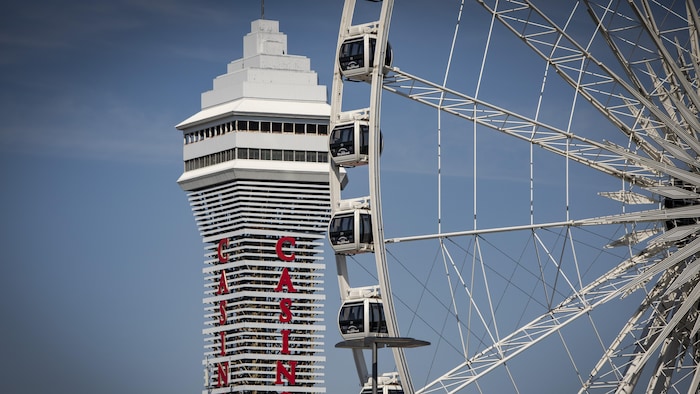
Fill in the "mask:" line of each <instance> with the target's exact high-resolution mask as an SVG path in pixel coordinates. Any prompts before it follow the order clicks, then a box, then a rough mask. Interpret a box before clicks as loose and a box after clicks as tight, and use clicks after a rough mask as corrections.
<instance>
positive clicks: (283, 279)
mask: <svg viewBox="0 0 700 394" xmlns="http://www.w3.org/2000/svg"><path fill="white" fill-rule="evenodd" d="M228 243H229V240H228V238H222V239H221V240H220V241H219V244H218V246H217V252H216V254H217V260H218V263H219V264H225V263H227V262H228V261H229V256H228V254H227V253H224V250H225V249H226V248H228ZM295 246H296V238H294V237H281V238H279V239H278V240H277V243H276V245H275V252H276V254H277V258H278V259H280V260H281V261H282V262H294V261H295V260H296V255H295V253H294V252H293V251H292V252H285V249H291V248H293V247H295ZM219 272H220V273H219V281H218V285H217V289H216V295H217V296H222V295H225V294H228V293H229V292H230V291H229V287H228V281H227V271H226V269H221V270H220V271H219ZM274 291H275V292H276V293H280V297H279V298H280V299H279V309H278V316H279V317H278V320H279V322H280V323H291V322H292V320H293V319H294V313H293V305H294V301H293V300H292V298H290V297H291V294H293V293H296V292H297V289H296V288H295V287H294V282H293V281H292V277H291V275H290V274H289V269H288V267H283V268H282V271H280V275H279V279H278V281H277V286H276V287H275V288H274ZM226 307H227V302H226V299H220V300H219V301H218V311H219V316H218V323H219V327H222V326H225V325H227V324H228V323H229V318H228V314H227V308H226ZM283 327H284V326H283ZM290 334H291V330H290V329H289V328H282V329H280V337H281V343H280V350H279V354H280V355H281V357H280V359H278V360H277V361H276V365H275V385H284V384H285V382H286V385H288V386H294V385H296V366H297V360H294V358H293V357H292V355H291V351H290V350H289V337H290ZM227 354H228V351H227V345H226V330H223V329H222V330H221V331H220V332H219V356H222V357H223V356H226V355H227ZM216 371H217V384H216V385H217V387H224V386H227V385H228V380H229V373H230V371H229V362H228V361H221V362H219V363H217V365H216ZM282 394H289V393H288V392H282Z"/></svg>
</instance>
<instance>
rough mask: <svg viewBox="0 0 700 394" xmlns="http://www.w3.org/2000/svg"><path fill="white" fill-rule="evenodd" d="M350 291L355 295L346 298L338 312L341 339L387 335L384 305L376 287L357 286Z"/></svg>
mask: <svg viewBox="0 0 700 394" xmlns="http://www.w3.org/2000/svg"><path fill="white" fill-rule="evenodd" d="M368 289H369V290H371V292H368V291H367V290H368ZM352 292H355V293H356V295H355V296H353V297H351V298H348V299H346V300H345V301H344V302H343V305H342V306H341V307H340V311H339V312H338V328H339V329H340V335H341V336H342V337H343V339H346V340H348V339H361V338H365V337H379V336H386V335H388V334H387V333H388V331H387V326H386V318H385V317H384V305H383V304H382V300H381V298H379V291H378V289H376V288H359V289H354V290H351V293H352Z"/></svg>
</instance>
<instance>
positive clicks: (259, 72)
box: [176, 20, 330, 393]
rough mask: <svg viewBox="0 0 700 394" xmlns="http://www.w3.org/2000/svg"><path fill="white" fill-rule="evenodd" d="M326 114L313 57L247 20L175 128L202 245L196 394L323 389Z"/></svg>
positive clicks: (272, 29)
mask: <svg viewBox="0 0 700 394" xmlns="http://www.w3.org/2000/svg"><path fill="white" fill-rule="evenodd" d="M329 114H330V107H329V105H328V104H327V101H326V88H325V87H324V86H320V85H318V76H317V74H316V73H315V72H314V71H312V70H311V68H310V60H309V59H308V58H306V57H303V56H295V55H289V54H288V53H287V37H286V35H284V34H283V33H280V32H279V22H277V21H271V20H256V21H253V22H252V23H251V32H250V33H249V34H248V35H246V36H245V37H244V40H243V58H242V59H239V60H235V61H233V62H231V63H229V64H228V67H227V72H226V74H224V75H220V76H218V77H217V78H215V79H214V82H213V89H212V90H210V91H207V92H204V93H203V94H202V109H201V111H199V112H198V113H197V114H195V115H193V116H191V117H190V118H188V119H186V120H185V121H183V122H182V123H180V124H178V125H177V126H176V127H177V128H178V129H179V130H181V131H182V132H183V140H184V153H183V156H184V157H183V158H184V172H183V174H182V176H180V178H179V179H178V184H179V185H180V186H181V188H182V189H183V190H185V191H186V192H187V196H188V199H189V203H190V206H191V208H192V212H193V214H194V218H195V221H196V223H197V227H198V229H199V233H200V235H201V237H202V240H203V243H204V245H205V246H204V250H205V253H204V256H205V258H204V269H203V272H204V278H205V291H204V321H205V328H204V330H203V333H204V342H205V344H204V360H203V363H204V369H205V388H204V390H203V393H220V392H221V393H223V392H226V393H228V392H236V393H322V392H325V388H324V386H323V383H324V373H323V367H324V361H325V358H324V356H323V344H324V340H323V339H324V335H323V334H324V331H325V326H324V319H323V303H324V294H323V283H324V282H323V273H324V268H325V265H324V263H323V256H322V246H323V242H324V236H325V231H326V226H327V224H328V220H329V213H330V196H329V186H328V180H329V173H328V171H329V165H328V117H329Z"/></svg>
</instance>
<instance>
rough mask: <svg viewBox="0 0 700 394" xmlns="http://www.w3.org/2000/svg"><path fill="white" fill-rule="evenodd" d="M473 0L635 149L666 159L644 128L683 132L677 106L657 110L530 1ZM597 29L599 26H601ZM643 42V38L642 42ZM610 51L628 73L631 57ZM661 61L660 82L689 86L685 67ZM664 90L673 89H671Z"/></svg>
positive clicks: (636, 88) (641, 90) (639, 90)
mask: <svg viewBox="0 0 700 394" xmlns="http://www.w3.org/2000/svg"><path fill="white" fill-rule="evenodd" d="M479 3H480V4H482V5H483V6H484V8H485V9H486V10H488V11H489V12H490V13H492V14H493V15H495V16H496V18H497V19H498V20H499V21H500V22H501V23H502V24H503V25H505V26H506V27H508V28H509V30H510V31H512V32H513V33H514V34H515V35H517V36H518V37H519V38H520V39H522V40H523V41H524V42H525V43H526V44H527V45H528V46H529V47H530V48H531V49H533V51H534V52H535V53H537V54H538V55H539V56H540V57H542V58H543V59H544V60H546V61H547V63H548V64H551V65H552V66H553V67H554V68H555V69H556V70H557V72H558V74H559V75H560V76H561V77H562V78H563V79H564V80H565V81H566V82H567V83H568V84H569V85H571V86H572V87H573V88H574V89H576V91H577V92H579V93H580V94H581V95H582V96H583V97H584V98H585V99H586V100H587V101H589V102H590V103H591V104H592V105H593V106H594V107H595V108H597V109H598V110H599V111H600V112H601V113H602V114H603V115H604V116H605V117H606V118H608V120H609V121H611V122H612V123H613V124H614V125H615V126H616V127H617V128H618V129H620V130H621V131H622V132H624V133H625V134H627V135H628V136H630V137H631V138H632V140H633V141H634V142H635V144H636V145H637V146H638V147H639V149H641V150H643V151H644V152H645V153H646V154H647V155H649V157H651V158H652V159H656V160H666V159H664V158H663V156H660V155H659V153H660V151H659V149H657V148H655V147H654V146H653V145H651V144H650V141H649V140H648V137H646V134H647V131H648V130H649V129H653V130H658V131H666V130H668V131H669V132H671V133H673V134H675V135H677V136H685V135H684V134H683V133H686V132H685V131H684V128H683V127H682V125H680V124H679V122H677V121H674V119H673V117H674V116H675V115H676V113H677V112H680V110H674V111H673V112H672V113H666V112H665V111H663V110H662V109H661V108H660V106H659V105H657V104H656V103H654V101H653V99H654V97H655V96H658V93H657V94H656V95H654V94H647V93H646V92H647V91H648V90H647V89H644V88H643V87H640V86H635V82H632V83H628V82H626V81H625V79H623V78H622V77H621V76H620V75H618V74H616V73H615V72H614V71H613V70H612V68H610V67H609V66H607V65H606V64H605V63H603V62H602V61H600V60H598V59H596V58H595V57H594V55H593V54H592V53H591V52H590V51H589V50H588V46H584V45H581V44H579V43H578V42H577V41H576V40H574V38H572V37H571V36H570V35H569V34H568V33H567V32H566V31H565V30H564V29H563V28H561V27H559V26H557V25H556V24H555V23H554V22H553V21H552V20H551V19H550V18H548V17H547V16H546V15H545V14H544V13H542V12H541V11H540V10H539V9H538V8H537V7H535V6H534V5H533V4H532V3H531V2H530V1H527V0H526V1H524V2H520V1H518V2H515V1H500V2H497V4H498V7H500V8H498V9H496V6H495V5H494V6H489V5H487V4H486V3H485V2H484V1H479ZM509 7H510V8H509ZM605 9H606V12H609V10H608V8H607V7H606V8H605ZM621 12H622V11H620V10H615V13H616V14H621ZM649 12H650V11H649ZM572 13H573V11H572ZM676 16H677V15H676ZM677 17H678V16H677ZM618 19H622V20H625V21H627V23H630V24H632V23H633V22H632V21H634V20H636V18H634V17H620V18H618ZM678 19H682V18H678ZM688 20H692V18H690V17H689V18H687V19H682V21H683V22H685V27H684V28H685V29H686V30H689V31H690V32H691V33H692V32H693V31H694V29H696V25H695V23H694V22H688ZM689 25H690V27H689ZM600 27H604V26H602V25H601V26H600ZM626 30H627V29H623V28H618V29H616V30H615V31H616V32H617V31H623V32H625V31H626ZM645 31H646V33H647V34H646V35H645V37H646V38H647V41H649V38H648V37H650V36H653V37H654V39H656V36H654V34H662V32H660V31H658V30H645ZM594 34H596V33H594ZM592 41H593V37H591V38H589V42H592ZM608 41H610V40H608ZM627 41H630V40H627ZM647 41H644V43H646V42H647ZM644 43H642V42H640V41H638V39H637V40H635V41H632V42H630V44H631V45H632V46H634V47H635V48H639V47H643V46H644ZM589 45H590V43H589ZM650 45H657V46H661V48H659V47H653V48H649V49H648V51H652V50H654V51H666V49H665V47H663V43H662V42H661V41H658V40H656V41H655V42H653V43H650ZM610 50H611V51H612V52H613V53H615V55H616V56H617V58H618V59H619V60H620V62H623V63H624V64H625V65H624V66H623V69H626V70H628V71H629V70H630V69H629V66H628V64H630V63H631V64H635V61H634V60H635V59H631V58H629V57H625V56H624V55H623V54H621V53H620V51H619V50H618V46H617V45H612V46H611V47H610ZM559 53H561V55H559ZM691 56H692V55H691ZM653 58H654V59H657V60H655V61H657V62H658V61H659V60H658V59H659V56H654V57H653ZM661 59H662V60H661V61H660V62H661V63H662V65H661V67H662V68H663V69H664V70H667V72H668V73H669V74H671V76H670V77H669V78H667V81H666V82H667V83H668V81H670V82H672V83H680V84H682V85H683V86H685V87H686V88H687V89H690V88H691V86H692V85H690V84H689V82H687V79H688V77H689V76H688V75H687V71H686V70H682V69H680V68H679V67H678V66H676V65H672V64H671V63H673V60H672V59H670V58H663V57H662V58H661ZM640 62H641V61H640ZM629 72H631V71H629ZM646 73H647V71H646V69H644V71H643V72H638V74H644V75H646ZM635 75H636V74H635ZM640 78H641V77H639V76H635V77H634V78H632V79H633V80H634V81H637V83H639V84H641V82H639V81H640ZM681 80H682V82H681ZM669 90H670V91H673V90H672V89H669ZM692 94H694V95H695V94H696V92H695V91H694V92H693V93H692ZM693 100H694V99H693ZM691 103H692V100H691V102H688V103H685V104H684V105H683V107H688V106H689V105H690V104H691ZM639 113H641V114H642V117H643V119H644V124H645V125H644V126H641V123H640V122H638V120H639V119H640V117H639V116H638V115H639ZM686 134H687V133H686ZM684 142H685V143H688V144H691V147H693V146H694V147H697V141H695V140H694V139H690V138H686V139H684ZM698 152H699V151H697V150H695V153H698Z"/></svg>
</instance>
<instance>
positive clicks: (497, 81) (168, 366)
mask: <svg viewBox="0 0 700 394" xmlns="http://www.w3.org/2000/svg"><path fill="white" fill-rule="evenodd" d="M397 3H402V4H401V7H399V6H397V7H396V10H395V11H394V16H395V17H394V22H393V23H392V35H391V37H392V38H391V39H392V40H393V41H392V43H393V46H394V53H395V57H394V58H395V64H396V65H398V66H399V67H400V68H402V69H404V70H406V71H408V72H411V73H413V74H416V75H419V76H422V77H425V78H427V79H429V80H432V81H435V82H441V81H442V75H443V72H444V68H445V63H446V55H447V52H448V50H449V41H450V39H451V34H452V30H453V29H454V19H455V18H456V16H455V13H456V10H457V9H458V4H459V3H458V2H457V1H446V0H445V1H440V2H435V3H433V4H431V7H432V8H431V10H430V14H431V15H430V18H427V17H426V11H425V9H424V7H422V6H421V5H422V4H424V3H422V2H418V1H408V2H397ZM433 5H434V7H433ZM362 6H363V7H366V6H370V5H364V4H363V5H362ZM469 7H470V8H468V12H466V13H465V17H464V22H463V24H462V27H461V29H462V36H461V39H460V40H461V41H460V42H461V44H462V45H464V46H465V47H466V48H467V49H466V50H463V51H462V52H460V53H461V55H460V56H458V58H456V60H455V62H456V65H455V66H454V69H455V70H456V71H454V72H453V74H451V81H452V80H453V81H455V83H457V84H461V86H463V87H464V91H466V92H472V91H473V89H474V82H475V78H476V72H477V71H478V66H479V62H480V56H481V51H482V49H483V42H484V34H485V33H484V28H485V27H486V26H487V23H488V17H487V16H486V14H485V13H483V11H482V10H479V9H478V8H477V7H476V6H475V5H473V4H470V5H469ZM341 11H342V1H339V0H338V1H312V0H303V1H294V2H290V1H286V0H268V1H266V2H265V18H266V19H275V20H279V21H280V30H281V31H282V32H284V33H286V34H287V35H288V43H289V44H288V49H289V53H291V54H295V55H304V56H308V57H310V58H311V67H312V69H313V70H315V71H316V72H317V73H318V77H319V83H320V84H322V85H326V86H327V87H328V89H329V90H330V87H331V81H332V79H331V78H332V66H333V56H334V54H333V52H334V48H335V44H336V37H337V26H338V23H339V19H340V14H341ZM260 12H261V9H260V3H259V2H258V1H252V0H245V1H243V0H238V1H229V2H223V1H205V2H195V1H184V0H177V1H164V0H163V1H160V0H158V1H136V0H131V1H128V0H118V1H101V0H98V1H72V2H68V3H65V4H61V3H56V2H48V1H33V0H30V1H24V2H15V3H13V4H6V5H5V6H4V9H3V12H2V14H0V115H1V117H2V122H1V123H0V153H1V156H0V165H1V168H2V170H0V181H2V185H3V201H4V204H3V205H2V207H3V208H2V217H3V220H2V224H1V226H2V227H1V228H2V242H1V243H0V260H2V262H3V265H4V269H5V271H6V272H5V273H4V274H3V275H0V312H1V313H2V316H3V321H4V323H3V324H2V325H1V326H0V327H2V328H1V330H2V335H0V338H2V339H1V340H0V341H2V342H1V343H2V349H3V351H2V352H0V361H1V364H2V366H3V367H2V370H1V372H0V392H6V393H38V392H49V391H51V392H79V393H82V392H100V393H106V394H109V393H158V392H171V393H193V392H199V391H200V390H201V388H202V382H203V378H202V366H201V357H202V334H201V328H202V319H203V318H202V315H203V308H202V304H201V299H202V291H203V287H202V284H203V279H202V273H201V269H202V260H203V257H202V255H203V248H202V244H201V241H200V239H199V236H198V234H197V231H196V228H195V223H194V220H193V219H192V216H191V213H190V210H189V207H188V204H187V200H186V197H185V193H184V192H182V191H181V190H180V188H179V187H178V185H177V184H176V180H177V178H178V176H179V175H180V174H181V172H182V146H181V144H182V139H181V137H180V132H179V131H178V130H176V129H175V128H174V126H175V125H176V124H178V123H179V122H180V121H182V120H184V119H185V118H187V117H189V116H190V115H192V114H194V113H196V112H197V111H198V110H199V106H200V101H199V100H200V93H201V92H203V91H205V90H208V89H210V88H211V82H212V79H213V78H214V77H216V76H217V75H220V74H223V73H224V72H225V69H226V64H227V63H228V62H230V61H232V60H235V59H238V58H240V57H241V56H242V39H243V36H244V35H245V34H247V33H248V32H249V31H250V22H251V21H252V20H255V19H258V18H259V17H260ZM361 16H362V13H360V17H361ZM445 21H446V22H445ZM516 44H517V43H516V42H515V41H514V40H513V39H511V38H508V37H505V38H504V40H503V42H502V44H499V45H501V48H502V49H504V50H505V52H506V53H508V56H507V57H504V58H503V59H505V60H506V61H507V62H506V61H503V62H495V64H494V66H493V67H491V68H489V69H488V72H487V74H488V76H487V79H488V80H490V81H492V85H490V88H489V89H488V90H485V92H484V96H486V97H493V98H498V99H500V102H501V104H502V105H504V106H507V107H512V108H514V109H516V110H522V111H524V112H527V111H532V110H533V106H532V105H530V104H529V103H531V102H532V99H533V97H536V95H533V93H536V92H537V90H536V88H537V87H538V86H539V83H540V80H539V79H527V78H521V77H520V76H519V75H518V73H517V72H513V63H512V59H515V58H518V56H520V55H519V54H520V53H521V52H519V51H523V52H524V51H525V50H524V49H522V48H521V47H520V46H518V45H516ZM518 63H519V64H517V66H518V68H520V67H523V68H524V67H526V65H525V63H520V61H519V62H518ZM507 70H510V71H507ZM363 89H366V87H365V86H349V87H348V91H349V92H350V96H349V97H350V98H349V99H348V103H352V100H353V99H352V97H356V98H357V102H361V101H362V98H363V97H364V96H363V94H362V92H363ZM470 89H471V90H470ZM355 91H356V92H357V93H352V92H355ZM352 94H355V96H352ZM385 99H386V108H387V111H388V112H387V113H388V114H394V116H385V117H384V118H383V120H384V122H383V125H382V127H383V129H384V130H385V131H386V135H387V137H386V149H385V155H386V158H385V159H386V162H385V163H383V164H382V165H383V168H384V169H385V170H386V171H387V172H388V173H389V174H393V175H394V177H393V178H392V180H389V181H388V182H387V185H389V186H388V189H387V190H386V192H385V193H386V195H387V198H394V201H395V203H394V204H392V205H390V206H388V211H390V212H393V214H395V215H397V216H395V217H401V212H413V211H418V213H419V215H417V216H412V217H407V218H404V219H402V220H401V221H393V222H392V221H389V224H387V231H389V230H394V231H395V232H396V235H407V234H410V233H412V232H413V230H414V227H415V228H418V227H423V228H425V227H431V228H434V226H435V224H434V221H432V220H434V219H432V218H423V216H426V217H428V216H430V214H431V213H432V212H431V211H432V210H433V209H434V206H435V203H434V201H435V200H434V196H433V195H431V194H429V193H428V192H427V191H426V189H425V188H424V187H422V186H421V187H418V188H416V187H415V185H416V184H418V183H422V182H425V184H427V185H428V188H432V187H433V185H434V183H435V180H434V178H431V177H430V176H429V175H426V174H427V173H430V172H432V171H433V170H432V168H434V166H435V162H434V155H433V154H432V153H428V154H424V149H425V146H429V145H430V144H432V145H434V134H432V131H433V130H434V128H435V122H436V119H437V116H436V115H435V113H434V112H431V111H426V112H418V111H422V109H420V108H419V106H418V105H417V104H415V103H407V102H406V101H405V100H404V99H401V98H396V97H388V95H385ZM348 105H352V104H348ZM553 112H554V115H556V111H553ZM409 113H410V114H412V115H415V116H414V117H409V116H407V115H408V114H409ZM444 122H445V124H444V126H445V127H446V128H448V127H451V128H460V127H462V128H464V129H466V130H469V129H470V127H471V126H469V125H462V124H461V123H460V122H461V121H455V120H449V119H446V120H444ZM390 132H393V133H394V135H395V136H394V137H391V134H390ZM396 136H399V137H398V138H397V137H396ZM469 138H470V137H468V136H467V137H463V138H457V139H456V140H455V142H454V143H453V144H451V145H449V146H448V145H446V146H445V150H446V153H447V152H450V154H451V156H446V157H445V159H444V160H445V161H446V162H451V163H452V162H453V163H454V164H455V166H456V167H460V166H462V165H464V166H467V165H468V163H469V160H470V159H469V154H467V153H465V152H470V150H471V147H470V140H469ZM495 138H496V139H495V140H494V141H492V142H490V143H486V144H485V145H484V151H483V153H484V155H485V156H497V155H502V157H504V158H508V160H500V161H499V160H496V161H495V162H493V163H488V164H485V168H486V169H487V172H489V173H490V174H491V177H490V179H491V181H492V182H493V183H494V185H496V186H494V187H495V190H501V189H502V187H503V186H502V185H503V183H504V181H506V182H508V185H510V186H512V185H514V184H522V185H525V186H527V181H526V178H527V176H528V174H527V173H526V172H521V171H524V167H523V162H517V161H516V160H517V159H516V158H519V155H520V154H521V153H523V152H526V150H524V151H523V150H522V146H516V147H510V146H508V145H506V144H503V142H502V138H503V137H495ZM499 138H500V139H499ZM496 148H498V149H496ZM431 149H432V148H431ZM510 149H513V151H512V152H510ZM504 152H507V153H504ZM461 160H464V163H463V164H460V163H461V162H460V161H461ZM525 160H526V157H525ZM504 162H506V163H510V164H509V165H505V164H504ZM548 171H549V170H548ZM551 171H553V172H555V173H556V171H555V170H551ZM445 175H446V176H451V177H453V178H456V179H459V178H460V176H458V174H457V173H449V172H447V173H446V174H445ZM555 176H561V175H560V174H555ZM354 179H355V178H351V182H355V181H354ZM360 180H361V177H360ZM499 182H500V186H499V185H498V184H499ZM470 184H471V180H469V179H468V177H466V178H464V180H463V182H462V183H458V186H456V189H450V191H451V192H453V193H454V198H451V199H449V200H448V202H447V205H446V208H445V209H453V208H454V209H455V211H457V210H459V209H461V208H459V207H460V206H471V201H469V200H470V198H471V197H470V193H471V192H470V191H469V190H468V189H469V185H470ZM553 185H554V186H553V187H556V185H557V181H554V183H553ZM510 186H509V187H510ZM545 186H547V185H545ZM550 186H551V185H550ZM351 187H352V188H355V189H352V188H351V189H350V191H351V192H354V193H357V194H358V195H362V194H363V191H362V188H363V186H362V183H361V181H357V182H355V183H354V184H353V185H352V186H351ZM353 190H357V191H353ZM526 192H527V189H526V188H525V189H522V191H521V192H520V193H525V194H522V196H524V198H525V199H527V195H526ZM513 193H517V192H515V191H513ZM557 193H560V191H559V192H557ZM403 194H412V195H413V197H415V198H417V199H418V200H417V202H408V201H405V200H404V199H402V198H401V195H403ZM514 195H517V196H521V194H514ZM490 199H491V200H492V201H491V203H492V204H496V207H499V208H502V207H506V206H507V207H509V208H513V209H518V210H519V212H521V213H523V212H524V213H527V212H528V210H529V206H528V203H527V200H524V202H522V203H513V205H512V206H511V205H510V204H511V202H510V200H508V199H507V198H506V197H504V196H503V195H502V194H499V193H495V194H493V195H492V196H491V197H490ZM519 201H523V200H522V199H520V200H519ZM411 204H414V205H411ZM417 206H418V207H421V209H418V210H416V207H417ZM423 206H428V207H430V209H427V210H423V209H422V207H423ZM491 212H492V214H493V216H494V217H493V218H491V219H493V220H494V223H500V222H499V221H508V222H510V223H512V224H523V223H524V222H526V221H527V220H528V217H527V214H525V215H523V216H510V214H509V213H507V212H503V211H501V210H500V209H496V210H492V211H491ZM514 218H518V219H516V220H514ZM469 220H470V214H469V213H465V214H462V213H460V214H456V215H450V217H449V218H447V220H445V223H446V226H454V228H455V229H456V228H457V227H459V223H455V222H462V221H466V222H467V223H469V224H471V222H469ZM431 221H432V222H431ZM426 222H427V223H429V224H427V225H426V224H425V223H426ZM420 231H426V230H420ZM428 231H433V230H428ZM326 262H327V263H328V269H327V271H326V273H327V279H326V293H327V297H328V305H329V307H328V309H327V311H326V314H327V321H326V325H327V360H328V362H327V366H326V381H327V386H328V388H329V390H328V392H330V393H335V392H356V390H355V389H354V387H357V386H355V384H356V380H355V379H354V373H353V372H349V371H351V370H350V369H349V368H352V366H351V360H350V357H349V355H348V354H347V353H343V352H341V351H337V350H335V349H333V346H332V345H333V344H334V343H335V342H337V341H339V340H340V338H339V336H338V334H337V330H336V328H335V323H334V320H335V314H336V311H337V308H338V305H337V300H336V299H337V285H336V283H335V272H334V271H335V270H334V264H333V256H332V254H331V253H326ZM346 387H353V389H351V390H350V391H340V390H341V389H340V388H346Z"/></svg>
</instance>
